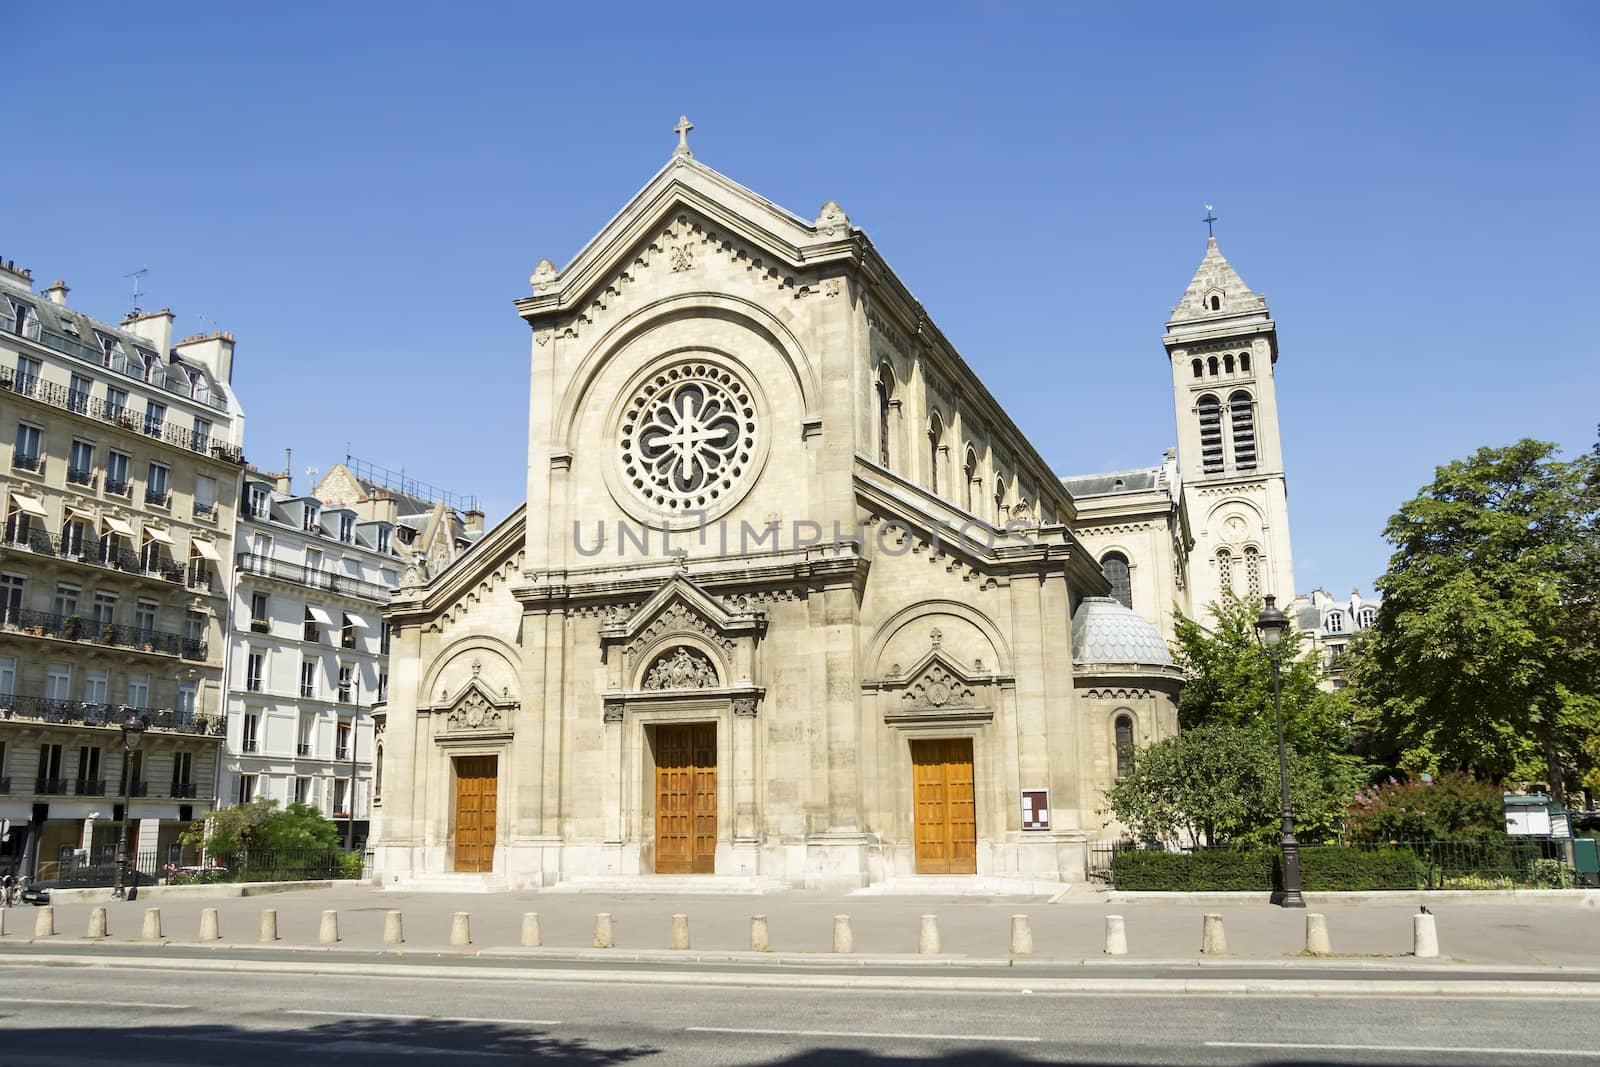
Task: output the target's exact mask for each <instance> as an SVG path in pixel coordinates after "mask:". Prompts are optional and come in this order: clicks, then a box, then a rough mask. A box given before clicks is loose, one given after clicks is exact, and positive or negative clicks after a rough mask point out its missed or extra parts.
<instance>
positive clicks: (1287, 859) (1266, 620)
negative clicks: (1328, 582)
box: [1256, 596, 1306, 908]
mask: <svg viewBox="0 0 1600 1067" xmlns="http://www.w3.org/2000/svg"><path fill="white" fill-rule="evenodd" d="M1275 599H1276V598H1275V597H1270V596H1269V597H1266V598H1265V603H1263V604H1262V606H1261V614H1260V615H1259V616H1258V617H1257V618H1256V635H1257V637H1259V639H1260V641H1261V643H1262V644H1263V645H1264V646H1266V649H1267V654H1268V655H1270V656H1271V657H1272V711H1273V714H1274V715H1275V716H1276V717H1277V720H1278V785H1279V787H1280V789H1281V791H1282V796H1283V842H1282V845H1281V848H1282V850H1283V895H1282V897H1280V898H1279V900H1278V903H1279V904H1280V905H1281V906H1282V907H1285V908H1303V907H1305V906H1306V901H1305V898H1304V897H1303V896H1301V895H1300V842H1299V841H1297V840H1296V839H1295V836H1294V806H1293V804H1291V803H1290V801H1289V755H1288V751H1287V749H1286V748H1285V747H1284V740H1283V688H1282V683H1281V682H1280V679H1279V665H1278V649H1279V646H1280V645H1281V644H1282V642H1283V635H1284V632H1285V631H1286V630H1288V628H1289V620H1288V618H1286V617H1285V616H1284V614H1283V612H1281V611H1279V610H1278V607H1277V605H1276V604H1275V603H1273V601H1274V600H1275Z"/></svg>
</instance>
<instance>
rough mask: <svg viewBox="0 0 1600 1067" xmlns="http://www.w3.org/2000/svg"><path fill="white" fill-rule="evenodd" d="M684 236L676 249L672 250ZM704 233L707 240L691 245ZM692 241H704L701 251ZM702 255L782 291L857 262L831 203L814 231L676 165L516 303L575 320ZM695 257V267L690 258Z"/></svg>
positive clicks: (543, 266) (541, 272)
mask: <svg viewBox="0 0 1600 1067" xmlns="http://www.w3.org/2000/svg"><path fill="white" fill-rule="evenodd" d="M675 227H676V229H677V230H678V231H679V232H678V233H676V234H674V237H675V238H676V240H666V241H663V240H662V239H661V238H662V237H663V235H665V234H667V233H668V231H671V230H673V229H674V228H675ZM695 229H698V230H699V231H700V235H704V236H703V237H702V236H695V237H691V238H689V239H688V240H685V238H684V234H685V233H687V232H688V231H692V230H695ZM693 241H702V242H703V243H702V247H701V248H699V249H697V248H696V247H695V244H694V243H691V242H693ZM699 251H704V252H705V253H706V254H712V253H726V254H733V255H738V256H742V257H743V258H745V259H747V260H748V261H749V263H748V265H749V266H750V267H751V269H752V270H757V271H759V272H760V273H762V274H764V275H766V276H768V277H770V278H772V279H773V280H774V281H775V282H777V283H778V284H780V285H782V284H785V283H786V282H787V283H788V284H790V285H792V284H793V279H792V278H789V277H787V275H788V274H790V273H792V272H794V271H797V270H800V269H801V268H803V267H804V268H815V267H816V266H817V265H818V264H820V263H824V262H826V261H827V260H828V259H830V258H850V257H851V256H852V255H853V254H854V242H853V241H852V240H851V229H850V226H849V219H848V217H847V216H845V214H844V212H843V211H841V210H839V207H838V205H837V204H834V203H833V202H832V201H830V202H829V203H828V204H827V205H824V207H823V211H822V213H821V214H820V215H819V216H818V218H817V220H816V222H815V223H807V222H806V221H805V220H803V219H801V218H800V217H799V216H797V215H794V214H793V213H791V212H788V211H785V210H784V209H782V208H780V207H778V206H777V205H776V204H773V203H772V202H771V201H769V200H767V199H765V198H764V197H762V196H760V195H758V194H757V193H755V192H752V191H751V190H749V189H746V188H745V187H744V186H742V185H739V184H738V183H737V182H735V181H733V180H732V179H730V178H728V177H726V176H725V175H722V174H719V173H718V172H717V171H715V170H712V169H711V168H710V167H707V166H705V165H704V164H702V163H699V162H697V161H695V160H693V159H691V158H688V157H683V156H678V157H674V158H673V160H672V161H671V162H669V163H668V164H667V166H666V167H664V168H662V169H661V170H660V171H659V172H657V174H656V175H655V177H654V178H652V179H651V180H650V182H649V183H648V184H647V185H645V187H644V188H643V189H642V190H640V191H639V193H638V194H637V195H635V196H634V198H633V199H632V200H631V201H629V203H628V205H627V206H626V207H624V208H623V209H622V211H620V212H619V213H618V214H617V215H616V216H615V217H614V218H613V219H612V220H611V221H610V222H609V223H607V224H606V226H605V228H604V229H602V230H601V231H600V233H599V234H597V235H596V236H595V237H594V239H593V240H591V241H590V242H589V243H588V244H587V245H585V246H584V248H583V249H582V250H581V251H580V252H579V253H578V254H577V255H576V256H575V257H573V259H572V261H571V262H569V263H568V264H567V265H566V266H565V267H564V268H561V269H560V270H557V269H556V268H555V266H554V264H552V263H550V262H549V261H548V260H542V261H540V263H539V266H538V268H537V269H536V270H535V271H534V273H533V275H532V277H531V278H530V279H529V281H530V283H531V284H532V287H533V295H532V296H529V297H523V298H522V299H520V300H518V301H517V309H518V311H519V312H520V313H521V314H522V316H523V317H524V318H526V319H529V320H532V319H534V318H543V317H546V316H549V315H560V314H564V313H569V312H572V311H580V312H582V313H583V314H589V313H590V312H589V311H588V310H586V309H588V308H591V307H592V304H593V303H594V302H596V301H601V302H603V301H604V300H605V299H606V298H607V297H608V296H610V295H612V294H615V293H620V291H621V287H622V286H625V285H626V284H628V280H629V272H630V271H631V270H637V269H644V268H646V267H651V268H652V269H653V268H654V267H655V266H657V265H659V267H660V269H663V270H667V269H672V270H682V269H687V268H688V267H689V266H691V265H692V262H693V257H694V256H695V255H696V254H697V252H699ZM686 256H687V257H688V258H687V259H686V258H685V257H686Z"/></svg>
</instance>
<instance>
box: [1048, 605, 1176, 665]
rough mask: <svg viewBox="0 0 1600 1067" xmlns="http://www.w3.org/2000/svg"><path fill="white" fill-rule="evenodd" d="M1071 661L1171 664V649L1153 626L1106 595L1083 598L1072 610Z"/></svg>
mask: <svg viewBox="0 0 1600 1067" xmlns="http://www.w3.org/2000/svg"><path fill="white" fill-rule="evenodd" d="M1072 660H1073V662H1074V663H1141V664H1147V665H1152V666H1159V667H1171V666H1173V662H1172V652H1171V650H1170V649H1168V648H1167V643H1166V642H1165V641H1163V640H1162V639H1161V634H1160V633H1159V632H1158V631H1157V630H1156V628H1155V627H1154V626H1152V625H1150V623H1148V622H1146V621H1145V620H1144V618H1143V617H1142V616H1140V615H1137V614H1135V613H1134V612H1133V611H1132V610H1131V609H1129V608H1125V607H1123V606H1122V602H1121V601H1120V600H1115V599H1113V598H1111V597H1108V596H1091V597H1084V599H1083V602H1082V603H1080V604H1079V605H1078V610H1077V611H1075V612H1073V615H1072Z"/></svg>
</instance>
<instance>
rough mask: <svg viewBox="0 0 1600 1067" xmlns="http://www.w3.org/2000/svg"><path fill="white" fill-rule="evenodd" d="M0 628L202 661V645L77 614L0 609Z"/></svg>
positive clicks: (137, 627) (181, 637) (139, 627)
mask: <svg viewBox="0 0 1600 1067" xmlns="http://www.w3.org/2000/svg"><path fill="white" fill-rule="evenodd" d="M0 628H4V629H7V630H12V631H20V632H22V633H24V634H27V635H28V636H30V637H54V638H58V639H60V640H64V641H91V642H93V643H95V644H97V645H113V646H116V647H119V648H134V649H143V650H144V651H145V652H161V653H164V654H166V655H169V656H181V657H182V658H184V659H205V658H206V643H205V641H204V640H193V639H190V638H187V637H183V636H182V635H180V634H175V633H169V632H167V631H166V630H153V629H148V628H145V627H141V626H117V625H112V624H110V623H104V624H95V623H92V622H89V621H86V620H84V619H83V618H82V617H80V616H77V615H54V614H51V613H50V612H45V611H27V610H23V609H19V608H10V607H6V608H0Z"/></svg>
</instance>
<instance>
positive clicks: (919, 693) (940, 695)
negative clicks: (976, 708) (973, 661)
mask: <svg viewBox="0 0 1600 1067" xmlns="http://www.w3.org/2000/svg"><path fill="white" fill-rule="evenodd" d="M976 696H977V693H976V692H975V691H974V690H973V688H972V687H971V686H969V685H967V684H966V683H965V682H963V681H962V680H961V679H959V678H957V677H956V676H955V675H953V674H951V673H950V672H949V671H947V670H945V669H944V668H943V667H941V666H940V665H939V664H937V663H935V664H933V665H932V666H930V667H929V668H928V669H927V670H926V671H924V672H923V674H922V677H920V678H918V679H917V680H916V681H915V682H913V683H911V685H910V686H908V687H907V688H906V691H905V692H904V693H902V694H900V702H901V706H903V707H906V708H970V707H972V703H973V699H974V698H975V697H976Z"/></svg>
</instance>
